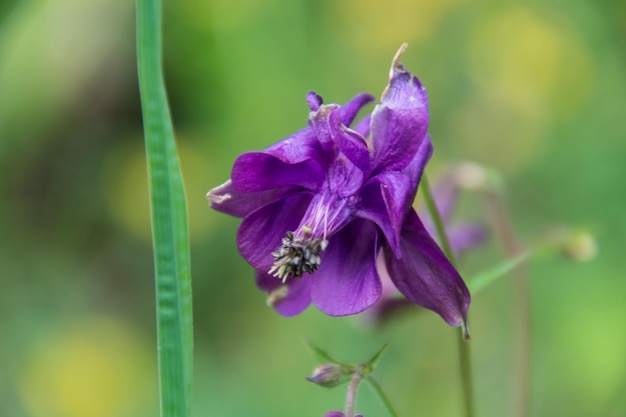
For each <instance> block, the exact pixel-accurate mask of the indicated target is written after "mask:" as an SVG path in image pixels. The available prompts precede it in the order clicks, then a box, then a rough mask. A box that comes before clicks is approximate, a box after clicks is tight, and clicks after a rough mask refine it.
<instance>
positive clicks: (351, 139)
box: [333, 125, 370, 175]
mask: <svg viewBox="0 0 626 417" xmlns="http://www.w3.org/2000/svg"><path fill="white" fill-rule="evenodd" d="M338 127H339V128H338V129H337V131H336V132H334V133H335V135H334V136H333V139H334V140H335V144H336V145H337V147H338V148H339V150H340V151H341V153H343V154H344V155H345V156H346V157H347V158H348V159H349V160H350V161H351V162H352V163H353V164H354V165H356V167H357V168H359V170H361V171H362V172H364V173H365V175H367V173H368V172H369V167H370V151H369V149H368V148H367V143H366V142H365V139H363V137H362V136H361V135H360V134H359V133H357V132H355V131H354V130H350V129H348V128H347V127H345V126H343V125H340V126H338Z"/></svg>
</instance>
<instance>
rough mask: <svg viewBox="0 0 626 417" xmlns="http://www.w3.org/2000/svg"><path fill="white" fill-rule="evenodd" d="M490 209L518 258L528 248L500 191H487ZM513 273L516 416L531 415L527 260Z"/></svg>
mask: <svg viewBox="0 0 626 417" xmlns="http://www.w3.org/2000/svg"><path fill="white" fill-rule="evenodd" d="M485 200H486V203H487V208H488V210H489V211H490V216H489V217H490V218H491V219H492V222H493V225H494V229H495V231H496V233H497V235H498V237H499V239H500V241H501V242H502V245H503V246H504V248H505V250H506V252H507V255H508V257H510V258H514V257H518V256H520V255H521V254H523V253H524V251H525V250H526V249H524V247H523V246H522V244H521V243H520V242H519V239H518V238H517V235H516V233H515V229H514V228H513V225H512V223H511V220H510V219H509V216H508V214H507V211H506V209H505V208H504V206H503V203H502V201H501V198H500V196H499V195H498V194H496V193H485ZM512 274H513V297H512V298H513V301H512V303H513V306H512V311H513V338H514V340H513V346H514V349H515V351H514V353H513V374H514V375H515V377H514V379H513V381H514V384H513V387H512V390H513V404H512V407H511V410H512V416H513V417H527V416H528V415H529V410H530V404H531V398H530V363H531V320H530V288H529V281H528V270H527V262H522V263H521V265H520V266H519V267H517V268H515V269H514V270H513V271H512Z"/></svg>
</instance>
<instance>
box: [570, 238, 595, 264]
mask: <svg viewBox="0 0 626 417" xmlns="http://www.w3.org/2000/svg"><path fill="white" fill-rule="evenodd" d="M562 251H563V254H564V255H565V256H566V257H568V258H570V259H572V260H574V261H578V262H588V261H590V260H592V259H593V258H595V256H596V254H597V253H598V244H597V243H596V240H595V238H594V237H593V235H592V234H590V233H587V232H573V233H571V234H570V235H569V236H568V237H567V239H566V240H565V241H564V242H563V247H562Z"/></svg>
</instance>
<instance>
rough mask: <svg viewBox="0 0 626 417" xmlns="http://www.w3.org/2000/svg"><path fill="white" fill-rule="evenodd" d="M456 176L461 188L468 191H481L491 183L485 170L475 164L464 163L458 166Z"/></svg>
mask: <svg viewBox="0 0 626 417" xmlns="http://www.w3.org/2000/svg"><path fill="white" fill-rule="evenodd" d="M454 175H455V179H456V183H457V184H458V185H459V187H461V188H464V189H466V190H471V191H476V190H481V189H483V188H485V187H486V186H487V184H488V182H489V178H488V175H487V172H486V170H485V168H484V167H483V166H482V165H480V164H477V163H475V162H463V163H461V164H459V165H457V166H456V168H455V171H454Z"/></svg>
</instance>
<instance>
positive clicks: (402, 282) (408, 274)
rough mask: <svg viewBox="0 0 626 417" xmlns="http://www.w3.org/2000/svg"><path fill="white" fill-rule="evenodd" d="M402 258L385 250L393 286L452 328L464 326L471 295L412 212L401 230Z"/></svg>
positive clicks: (388, 249)
mask: <svg viewBox="0 0 626 417" xmlns="http://www.w3.org/2000/svg"><path fill="white" fill-rule="evenodd" d="M401 247H402V259H397V258H396V257H395V256H394V254H393V251H392V250H391V249H390V248H387V249H386V250H385V259H386V261H387V269H388V271H389V275H390V276H391V279H392V280H393V283H394V284H395V286H396V287H397V288H398V290H400V292H401V293H402V294H404V296H405V297H406V298H407V299H409V300H410V301H412V302H414V303H415V304H418V305H421V306H422V307H425V308H428V309H430V310H433V311H434V312H436V313H438V314H439V315H440V316H441V317H442V318H443V319H444V320H445V321H446V322H447V323H448V324H450V325H451V326H460V325H462V324H464V323H465V320H466V316H467V310H468V309H469V304H470V294H469V291H468V289H467V287H466V286H465V283H464V282H463V279H462V278H461V276H460V275H459V273H458V272H457V271H456V269H455V268H454V267H453V266H452V264H450V262H449V261H448V260H447V259H446V257H445V255H444V254H443V252H442V251H441V249H439V247H438V246H437V244H436V243H435V241H434V240H433V239H432V238H431V237H430V235H429V234H428V232H427V231H426V229H425V228H424V226H423V225H422V222H421V221H420V219H419V217H418V216H417V214H416V213H415V211H413V210H411V211H410V212H409V215H408V216H407V218H406V222H405V225H404V228H403V230H402V242H401Z"/></svg>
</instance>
